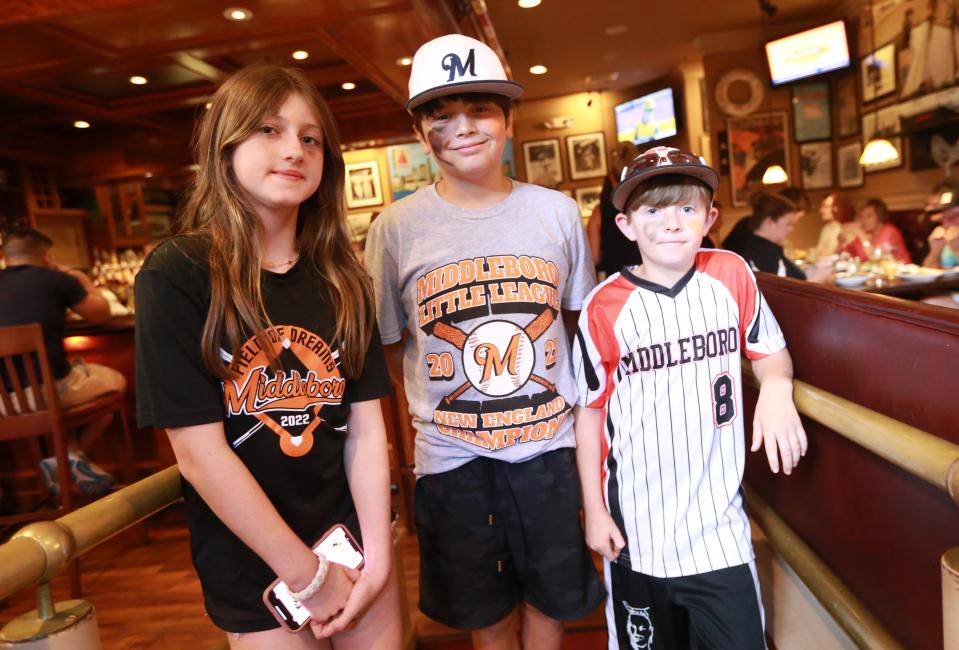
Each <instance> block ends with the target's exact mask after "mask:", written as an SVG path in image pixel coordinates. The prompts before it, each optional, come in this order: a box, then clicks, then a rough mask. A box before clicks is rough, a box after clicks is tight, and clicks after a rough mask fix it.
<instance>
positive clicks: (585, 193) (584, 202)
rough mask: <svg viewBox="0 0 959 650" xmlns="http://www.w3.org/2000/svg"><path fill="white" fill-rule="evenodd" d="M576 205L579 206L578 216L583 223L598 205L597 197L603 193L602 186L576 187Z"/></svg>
mask: <svg viewBox="0 0 959 650" xmlns="http://www.w3.org/2000/svg"><path fill="white" fill-rule="evenodd" d="M575 192H576V205H578V206H579V214H580V216H581V217H582V218H583V221H584V222H585V220H586V219H589V215H591V214H593V210H594V209H596V206H597V205H599V195H600V194H602V193H603V186H602V185H592V186H590V187H577V188H576V190H575Z"/></svg>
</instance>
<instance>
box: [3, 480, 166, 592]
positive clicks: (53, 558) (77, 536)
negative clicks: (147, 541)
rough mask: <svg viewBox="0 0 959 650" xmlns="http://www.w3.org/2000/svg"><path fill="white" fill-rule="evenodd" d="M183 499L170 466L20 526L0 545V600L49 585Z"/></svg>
mask: <svg viewBox="0 0 959 650" xmlns="http://www.w3.org/2000/svg"><path fill="white" fill-rule="evenodd" d="M180 497H181V488H180V471H179V469H177V466H176V465H172V466H170V467H168V468H166V469H164V470H161V471H159V472H157V473H156V474H153V475H151V476H148V477H147V478H145V479H143V480H142V481H137V482H136V483H134V484H133V485H129V486H127V487H125V488H123V489H122V490H117V491H116V492H114V493H112V494H110V495H109V496H106V497H104V498H102V499H98V500H97V501H94V502H93V503H91V504H90V505H87V506H84V507H82V508H79V509H77V510H74V511H73V512H71V513H68V514H66V515H64V516H62V517H60V518H59V519H56V520H54V521H40V522H37V523H34V524H30V525H28V526H24V527H23V528H22V529H20V530H19V531H17V533H16V534H15V535H14V536H13V537H12V538H11V539H10V541H8V542H7V543H5V544H2V545H0V598H6V597H7V596H9V595H11V594H14V593H16V592H17V591H19V590H20V589H23V588H25V587H29V586H30V585H34V584H43V583H47V582H49V581H50V580H52V579H53V578H54V576H56V575H57V574H58V573H60V571H62V570H63V569H64V568H65V567H66V566H67V564H69V563H70V561H71V560H73V559H74V558H76V557H77V556H78V555H81V554H82V553H85V552H86V551H88V550H90V549H92V548H93V547H95V546H97V545H99V544H101V543H103V542H105V541H107V540H108V539H110V538H111V537H113V536H114V535H116V534H117V533H119V532H121V531H123V530H124V529H126V528H129V527H130V526H133V525H134V524H136V523H137V522H139V521H141V520H143V519H146V518H147V517H149V516H150V515H152V514H154V513H156V512H157V511H159V510H162V509H163V508H166V507H167V506H170V505H172V504H173V503H175V502H176V501H177V500H179V499H180Z"/></svg>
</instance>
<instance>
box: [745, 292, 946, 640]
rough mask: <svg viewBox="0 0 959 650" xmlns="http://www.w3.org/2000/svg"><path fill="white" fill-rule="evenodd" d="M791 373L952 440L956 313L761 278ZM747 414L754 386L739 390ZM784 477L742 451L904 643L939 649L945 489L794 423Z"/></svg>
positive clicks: (780, 508) (757, 483) (766, 488)
mask: <svg viewBox="0 0 959 650" xmlns="http://www.w3.org/2000/svg"><path fill="white" fill-rule="evenodd" d="M759 277H760V286H761V288H762V290H763V293H764V295H765V297H766V299H767V300H768V302H769V304H770V306H771V307H772V309H773V312H774V313H775V314H776V318H777V320H778V321H779V323H780V325H781V327H782V329H783V333H784V334H785V337H786V341H787V343H788V345H789V350H790V353H791V355H792V357H793V362H794V364H795V369H796V377H797V378H799V379H801V380H803V381H805V382H808V383H810V384H812V385H814V386H817V387H820V388H823V389H825V390H827V391H829V392H832V393H835V394H837V395H839V396H841V397H844V398H846V399H849V400H852V401H854V402H857V403H859V404H862V405H864V406H867V407H869V408H871V409H873V410H875V411H878V412H880V413H883V414H885V415H888V416H890V417H894V418H896V419H899V420H901V421H903V422H907V423H909V424H911V425H913V426H915V427H917V428H919V429H922V430H925V431H927V432H929V433H932V434H934V435H938V436H940V437H942V438H945V439H947V440H950V441H953V442H959V430H956V428H955V424H956V422H957V413H959V410H957V407H956V400H955V390H954V383H951V379H950V378H954V377H955V360H956V359H957V351H959V347H957V346H959V312H950V311H949V310H945V309H941V308H934V307H929V306H926V305H922V304H920V303H911V302H907V301H903V300H899V299H895V298H887V297H883V296H872V295H869V294H862V293H857V292H852V291H846V290H843V289H832V288H829V287H822V286H821V285H813V284H809V283H803V282H797V281H794V280H786V279H781V278H776V277H773V276H769V275H767V274H759ZM745 394H746V395H745V397H746V413H744V417H745V418H746V422H747V423H748V422H751V419H752V412H753V408H754V404H755V397H756V391H755V390H753V389H751V388H748V387H747V388H746V390H745ZM804 426H805V427H806V430H807V433H808V434H809V436H810V449H809V453H808V454H807V455H806V457H805V458H804V459H803V461H802V462H801V463H800V465H799V467H798V468H797V470H796V471H794V472H793V474H792V475H791V476H789V477H786V476H783V475H782V474H780V475H772V474H771V473H770V471H769V467H768V465H767V462H766V459H765V456H764V454H763V453H762V452H758V453H755V454H750V455H749V457H748V459H747V463H746V477H747V482H749V483H750V485H752V486H753V487H754V488H755V489H756V490H757V491H758V492H759V493H760V494H761V495H762V496H763V498H765V499H767V501H768V502H769V503H770V504H771V505H772V506H773V507H774V508H775V509H776V511H777V512H778V513H779V514H780V516H782V518H783V519H784V520H785V521H786V522H787V523H788V524H789V525H790V526H791V527H792V528H793V529H794V530H796V531H797V532H798V533H799V535H800V536H801V537H802V538H803V539H804V540H805V541H806V542H807V543H808V544H809V545H810V546H811V547H812V548H813V550H814V551H815V552H816V553H817V554H818V555H819V556H820V557H821V558H822V559H823V560H824V561H825V562H826V564H827V565H829V567H830V568H831V569H832V570H833V571H834V572H835V573H836V574H837V575H838V576H839V577H840V578H841V579H842V580H843V581H844V582H845V583H846V584H847V585H848V586H849V587H850V588H851V589H852V590H853V591H854V592H855V593H856V594H857V595H858V596H859V597H860V598H861V599H862V600H863V601H864V602H865V603H866V605H867V606H868V607H869V608H870V609H871V610H872V611H873V612H874V613H875V614H876V615H877V616H878V617H879V618H880V619H881V620H882V621H883V622H884V623H885V624H886V625H887V626H888V628H889V629H890V631H891V632H892V633H893V634H894V635H896V636H897V637H898V638H899V639H900V640H901V641H902V642H903V643H904V645H905V647H909V648H920V649H922V648H928V649H932V648H941V647H942V620H941V619H942V605H941V597H940V576H939V558H940V556H941V555H942V553H943V552H944V551H946V550H947V549H948V548H951V547H953V546H956V545H957V544H959V511H957V508H956V505H955V504H954V503H953V502H952V501H951V500H950V499H949V497H948V495H946V494H945V493H943V492H941V491H939V490H937V489H936V488H934V487H933V486H931V485H929V484H927V483H926V482H924V481H922V480H921V479H918V478H915V477H913V476H911V475H909V474H908V473H906V472H904V471H902V470H900V469H898V468H896V467H894V466H892V465H891V464H889V463H888V462H886V461H884V460H882V459H880V458H879V457H877V456H875V455H873V454H871V453H870V452H868V451H866V450H864V449H862V448H861V447H859V446H857V445H855V444H854V443H852V442H850V441H848V440H846V439H845V438H843V437H841V436H839V435H838V434H835V433H834V432H832V431H830V430H829V429H826V428H825V427H823V426H821V425H818V424H816V423H814V422H812V421H811V420H808V419H804Z"/></svg>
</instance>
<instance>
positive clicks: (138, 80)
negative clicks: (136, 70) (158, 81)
mask: <svg viewBox="0 0 959 650" xmlns="http://www.w3.org/2000/svg"><path fill="white" fill-rule="evenodd" d="M146 82H147V78H146V77H141V76H140V75H138V74H135V75H133V76H132V77H130V83H132V84H133V85H134V86H142V85H143V84H145V83H146Z"/></svg>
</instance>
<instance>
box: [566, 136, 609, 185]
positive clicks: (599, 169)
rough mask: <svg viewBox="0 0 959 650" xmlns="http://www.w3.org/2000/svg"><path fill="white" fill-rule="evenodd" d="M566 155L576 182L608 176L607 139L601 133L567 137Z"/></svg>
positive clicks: (571, 174)
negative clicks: (582, 179)
mask: <svg viewBox="0 0 959 650" xmlns="http://www.w3.org/2000/svg"><path fill="white" fill-rule="evenodd" d="M566 153H567V155H568V156H569V177H570V178H571V179H573V180H574V181H576V180H579V179H581V178H596V177H597V176H605V175H606V138H605V137H604V136H603V134H602V132H601V131H597V132H596V133H583V134H581V135H569V136H566Z"/></svg>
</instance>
